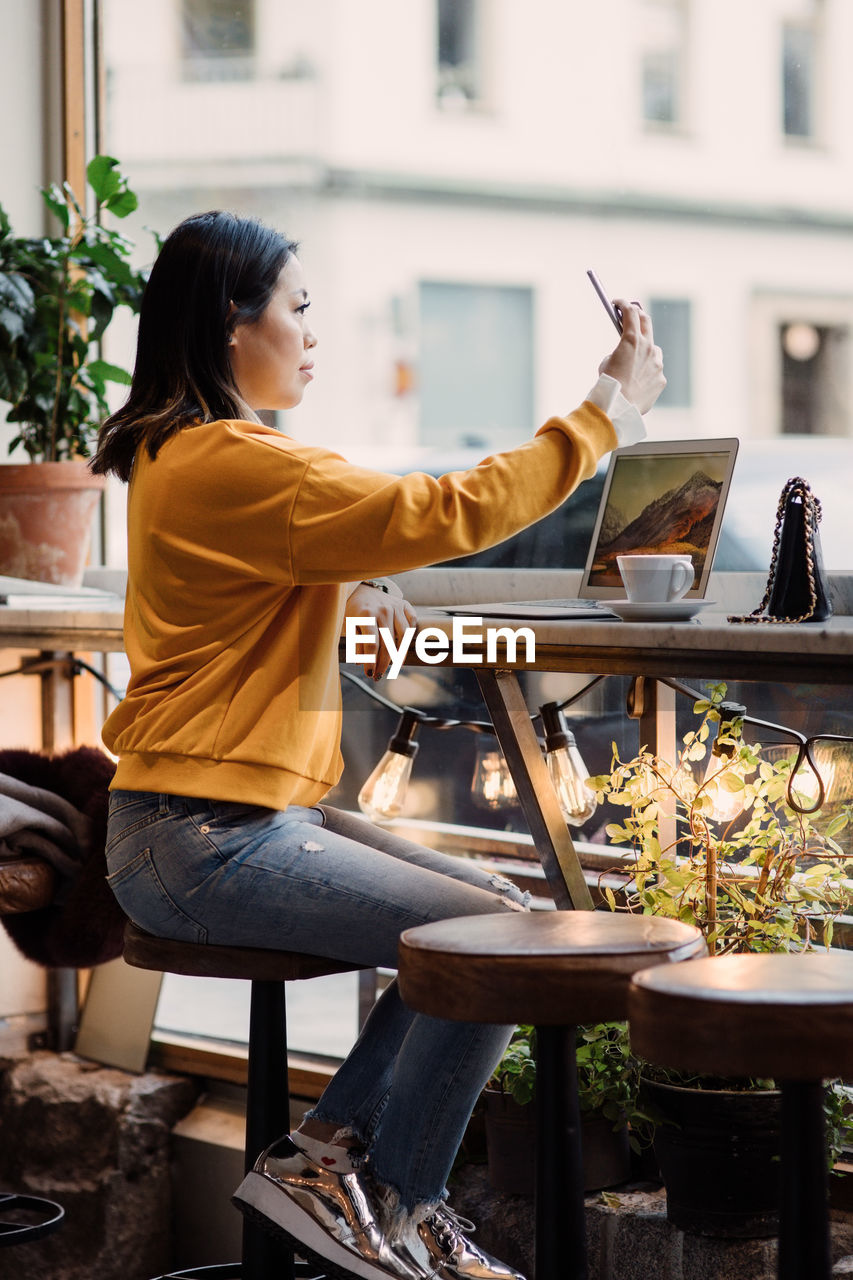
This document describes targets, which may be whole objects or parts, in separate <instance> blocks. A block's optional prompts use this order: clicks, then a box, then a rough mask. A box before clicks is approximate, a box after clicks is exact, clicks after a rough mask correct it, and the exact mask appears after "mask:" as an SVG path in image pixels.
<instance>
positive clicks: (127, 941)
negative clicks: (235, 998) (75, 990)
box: [124, 923, 364, 982]
mask: <svg viewBox="0 0 853 1280" xmlns="http://www.w3.org/2000/svg"><path fill="white" fill-rule="evenodd" d="M124 959H125V960H126V961H127V963H128V964H130V965H133V966H134V967H135V968H137V969H154V970H157V971H158V972H159V971H162V972H163V973H180V974H184V975H185V976H187V977H192V978H240V979H243V980H246V981H249V982H291V981H297V980H299V979H302V978H324V977H326V976H327V975H328V974H332V973H351V972H354V971H355V970H357V969H363V968H364V965H359V964H350V963H349V962H347V961H345V960H330V959H329V957H328V956H312V955H306V954H304V953H303V952H301V951H275V950H273V949H269V950H268V949H267V948H266V947H230V946H229V947H224V946H219V945H216V944H212V943H206V942H176V941H175V940H174V939H173V938H157V937H155V936H154V934H152V933H146V932H145V930H144V929H140V928H139V926H138V925H135V924H132V923H128V924H127V925H126V926H125V931H124Z"/></svg>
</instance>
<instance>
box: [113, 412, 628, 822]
mask: <svg viewBox="0 0 853 1280" xmlns="http://www.w3.org/2000/svg"><path fill="white" fill-rule="evenodd" d="M616 444H617V440H616V434H615V432H614V429H613V426H612V424H611V422H610V419H609V418H608V417H607V416H606V415H605V414H604V413H603V412H602V411H601V410H600V409H598V408H597V407H596V406H595V405H593V404H591V403H590V402H588V401H587V402H585V403H584V405H583V406H582V407H581V408H580V409H578V410H576V411H575V412H574V413H572V414H570V415H569V417H568V418H552V419H550V420H549V421H548V422H547V423H546V424H545V426H544V427H542V428H541V430H540V431H539V432H538V433H537V435H536V436H535V437H534V438H533V439H532V440H529V441H527V442H526V443H525V444H523V445H521V446H520V447H519V448H517V449H512V450H510V451H508V452H506V453H501V454H496V455H494V456H493V457H490V458H487V459H485V460H484V461H483V462H482V463H480V464H479V466H477V467H473V468H472V469H471V470H469V471H458V472H453V473H451V474H449V475H446V476H442V477H441V478H439V479H436V478H435V477H432V476H428V475H424V474H421V473H415V474H411V475H405V476H393V475H386V474H383V473H380V472H375V471H369V470H365V469H363V468H359V467H354V466H352V465H351V464H350V463H348V462H346V461H345V460H344V459H343V458H341V457H339V456H338V455H337V454H335V453H332V452H331V451H329V450H328V449H323V448H316V447H313V446H311V445H306V444H300V443H298V442H297V441H295V440H293V439H291V438H290V437H288V436H285V435H282V434H280V433H279V432H277V431H274V430H272V429H271V428H268V427H264V426H260V425H258V424H256V423H250V422H241V421H220V422H211V423H205V424H200V425H199V426H196V427H191V428H186V429H184V430H183V431H181V432H179V433H178V434H177V435H175V436H173V437H172V438H171V439H170V440H169V441H168V442H167V443H166V444H165V445H164V446H163V447H162V448H161V450H160V452H159V454H158V455H157V458H156V459H155V460H154V461H153V462H152V461H151V459H150V457H149V456H148V454H147V452H146V451H145V450H144V449H143V450H140V452H139V454H138V456H137V458H136V460H135V462H134V468H133V476H132V480H131V484H130V493H129V497H128V591H127V603H126V608H125V623H124V634H125V646H126V649H127V654H128V658H129V661H130V668H131V679H130V683H129V685H128V689H127V695H126V697H125V698H124V701H123V702H122V703H121V704H120V705H119V706H118V707H117V708H116V710H115V711H114V712H113V713H112V715H111V716H110V717H109V719H108V720H107V722H106V724H105V726H104V731H103V738H104V742H105V743H106V745H107V746H108V747H109V748H110V750H111V751H113V752H115V753H116V754H117V755H118V756H119V764H118V769H117V771H116V775H115V779H114V781H113V787H115V788H122V789H126V790H130V791H157V792H167V793H169V794H172V795H188V796H196V797H200V798H205V799H218V800H238V801H245V802H247V803H252V804H259V805H267V806H270V807H273V808H283V807H284V806H285V805H287V804H290V803H293V804H314V803H315V802H316V801H317V800H319V799H320V798H321V797H322V796H323V795H324V794H325V793H326V792H327V791H328V790H329V789H330V788H331V787H332V786H334V784H335V783H336V782H337V780H338V778H339V777H340V774H341V769H342V760H341V755H340V719H341V692H340V675H339V671H338V643H339V636H340V632H341V627H342V624H343V617H344V606H345V602H346V598H347V594H348V590H349V588H348V586H347V585H346V584H349V583H353V582H358V581H359V580H360V579H362V578H372V577H376V576H378V575H381V574H393V573H400V572H403V571H404V570H406V569H414V568H417V567H419V566H421V565H424V564H433V563H436V562H438V561H441V560H447V559H450V558H451V557H454V556H461V555H467V554H470V553H471V552H474V551H478V550H481V549H482V548H485V547H488V546H492V545H493V544H494V543H496V542H500V541H502V540H503V539H504V538H507V537H509V536H510V535H512V534H513V533H517V532H518V531H519V530H520V529H523V528H524V527H525V526H527V525H529V524H532V523H533V522H534V521H536V520H538V519H541V518H542V517H543V516H545V515H547V514H548V513H549V512H550V511H552V510H554V509H555V508H556V507H557V506H559V505H560V503H561V502H562V501H563V500H564V499H565V498H567V497H568V495H569V494H570V493H571V492H572V490H573V489H574V488H576V486H577V485H578V484H579V483H580V482H581V481H582V480H584V479H586V478H587V477H588V476H590V475H592V474H593V472H594V470H595V466H596V463H597V461H598V459H599V458H600V457H601V456H602V454H604V453H607V452H608V451H609V450H610V449H613V448H615V447H616Z"/></svg>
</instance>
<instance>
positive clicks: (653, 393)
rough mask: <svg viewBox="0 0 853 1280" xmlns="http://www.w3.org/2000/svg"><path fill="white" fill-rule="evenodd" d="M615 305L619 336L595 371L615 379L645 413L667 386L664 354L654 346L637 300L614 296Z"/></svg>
mask: <svg viewBox="0 0 853 1280" xmlns="http://www.w3.org/2000/svg"><path fill="white" fill-rule="evenodd" d="M614 306H616V307H617V308H618V309H619V311H620V312H621V313H622V337H621V339H620V340H619V345H618V346H617V347H616V348H615V349H614V350H613V351H612V352H611V354H610V355H609V356H607V357H606V358H605V359H604V360H602V362H601V364H600V365H599V368H598V372H599V373H606V374H609V376H610V377H611V378H615V379H616V380H617V382H619V383H620V385H621V387H622V394H623V396H624V397H625V399H626V400H629V401H630V402H631V404H633V405H635V406H636V408H637V409H638V410H639V411H640V413H648V411H649V409H651V407H652V405H653V404H654V402H655V401H656V400H657V398H658V396H659V395H660V393H661V392H662V391H663V389H664V387H665V386H666V378H665V377H664V376H663V353H662V352H661V349H660V347H656V346H655V337H654V333H653V332H652V322H651V319H650V317H649V316H648V315H647V314H646V312H645V311H644V310H643V308H642V307H641V306H640V305H639V303H637V302H626V301H625V299H624V298H615V299H614Z"/></svg>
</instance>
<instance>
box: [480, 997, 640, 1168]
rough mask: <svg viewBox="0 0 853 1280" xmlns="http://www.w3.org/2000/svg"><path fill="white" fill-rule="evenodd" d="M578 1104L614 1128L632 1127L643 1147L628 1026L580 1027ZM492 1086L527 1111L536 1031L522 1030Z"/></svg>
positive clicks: (636, 1066) (636, 1063)
mask: <svg viewBox="0 0 853 1280" xmlns="http://www.w3.org/2000/svg"><path fill="white" fill-rule="evenodd" d="M576 1057H577V1067H578V1100H579V1103H580V1109H581V1112H582V1113H583V1114H585V1115H589V1114H592V1113H593V1112H595V1113H597V1114H598V1115H601V1116H604V1118H605V1119H607V1120H610V1121H611V1122H612V1124H613V1127H614V1128H618V1127H620V1126H621V1125H623V1124H625V1123H626V1121H628V1122H630V1123H631V1124H632V1125H633V1126H635V1128H632V1134H631V1141H632V1145H635V1146H636V1145H637V1137H636V1134H637V1132H638V1131H639V1130H638V1122H639V1121H641V1120H643V1119H645V1116H644V1114H643V1113H641V1112H640V1110H639V1105H638V1101H637V1098H638V1094H637V1089H638V1083H639V1061H638V1059H637V1058H636V1057H635V1056H634V1055H633V1054H632V1053H631V1048H630V1045H629V1043H628V1024H627V1023H626V1022H598V1023H595V1024H590V1025H588V1026H580V1027H578V1028H577V1042H576ZM489 1087H491V1088H494V1089H498V1090H499V1091H500V1092H502V1093H506V1094H508V1095H509V1096H510V1097H511V1098H513V1099H514V1100H515V1101H516V1102H517V1103H519V1105H521V1106H525V1105H526V1104H527V1103H528V1102H530V1101H531V1099H532V1098H533V1094H534V1091H535V1087H536V1029H535V1027H531V1026H520V1027H517V1028H516V1030H515V1032H514V1033H513V1037H512V1039H511V1041H510V1043H509V1045H508V1046H507V1049H506V1052H505V1053H504V1056H503V1058H502V1059H501V1061H500V1062H499V1063H498V1066H497V1068H496V1070H495V1073H494V1075H493V1077H492V1079H491V1080H490V1081H489Z"/></svg>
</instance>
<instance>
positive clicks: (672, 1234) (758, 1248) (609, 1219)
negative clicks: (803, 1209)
mask: <svg viewBox="0 0 853 1280" xmlns="http://www.w3.org/2000/svg"><path fill="white" fill-rule="evenodd" d="M450 1203H451V1204H452V1205H453V1207H454V1209H456V1210H457V1211H458V1212H459V1213H461V1214H464V1216H465V1217H469V1218H471V1220H472V1221H473V1222H476V1223H477V1235H476V1237H475V1238H476V1240H477V1241H478V1243H479V1244H481V1245H482V1246H483V1248H485V1249H487V1250H488V1252H489V1253H493V1254H494V1255H495V1256H496V1257H498V1258H501V1259H503V1260H504V1261H505V1262H508V1263H509V1264H510V1265H511V1266H513V1267H516V1268H517V1269H518V1270H519V1271H521V1272H522V1274H523V1275H526V1276H531V1277H532V1276H533V1274H534V1265H533V1264H534V1244H533V1203H532V1201H531V1200H530V1199H528V1198H527V1197H525V1196H510V1195H505V1194H503V1193H502V1192H499V1191H495V1190H494V1188H493V1187H491V1186H490V1185H489V1181H488V1176H487V1173H486V1169H485V1167H484V1166H483V1165H464V1166H462V1168H461V1169H459V1170H457V1171H456V1173H455V1174H454V1177H453V1181H452V1183H451V1187H450ZM586 1229H587V1248H588V1250H589V1280H745V1278H746V1277H748V1280H776V1241H775V1239H774V1240H719V1239H714V1238H711V1237H708V1236H692V1235H686V1234H685V1233H684V1232H683V1231H679V1230H678V1229H677V1228H676V1227H673V1226H672V1225H671V1224H670V1223H669V1222H667V1220H666V1196H665V1193H664V1192H663V1190H649V1189H645V1188H644V1189H634V1190H625V1191H615V1192H613V1193H606V1199H605V1196H603V1195H601V1194H596V1195H593V1196H589V1197H587V1201H586ZM832 1246H833V1262H834V1263H835V1264H836V1265H835V1269H834V1271H833V1275H834V1276H835V1275H837V1276H848V1275H850V1276H853V1256H851V1255H853V1215H851V1214H847V1213H843V1214H841V1213H834V1214H833V1222H832ZM845 1268H846V1270H845Z"/></svg>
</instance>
